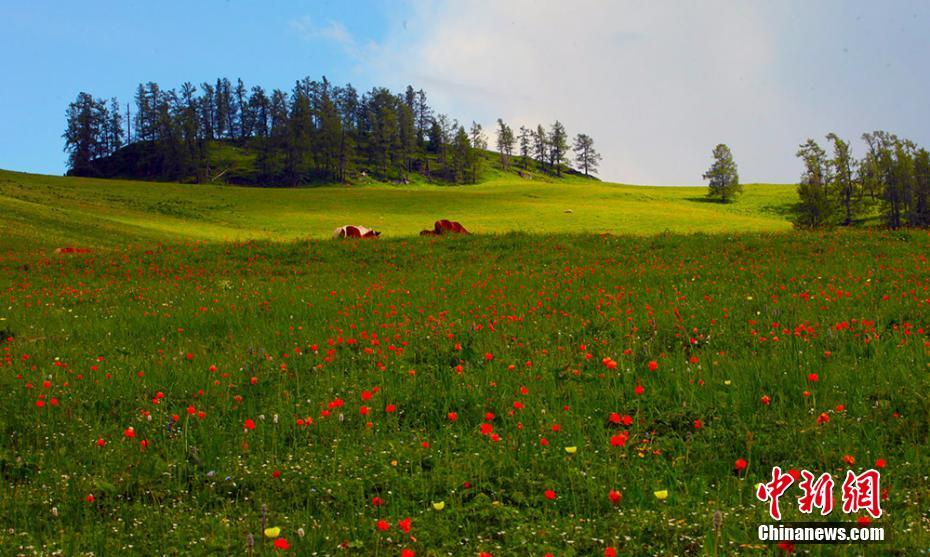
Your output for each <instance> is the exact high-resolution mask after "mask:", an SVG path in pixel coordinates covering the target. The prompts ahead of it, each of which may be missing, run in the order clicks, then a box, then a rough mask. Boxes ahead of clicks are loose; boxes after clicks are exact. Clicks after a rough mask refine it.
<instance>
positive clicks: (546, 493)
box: [543, 489, 555, 501]
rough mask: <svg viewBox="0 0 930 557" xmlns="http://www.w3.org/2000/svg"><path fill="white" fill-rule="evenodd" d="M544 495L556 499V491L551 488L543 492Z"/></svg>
mask: <svg viewBox="0 0 930 557" xmlns="http://www.w3.org/2000/svg"><path fill="white" fill-rule="evenodd" d="M543 495H545V496H546V499H549V500H550V501H552V500H553V499H555V491H553V490H551V489H547V490H546V492H545V493H543Z"/></svg>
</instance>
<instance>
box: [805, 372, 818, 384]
mask: <svg viewBox="0 0 930 557" xmlns="http://www.w3.org/2000/svg"><path fill="white" fill-rule="evenodd" d="M807 380H808V381H810V382H811V383H816V382H817V381H820V376H819V375H817V374H816V373H808V374H807Z"/></svg>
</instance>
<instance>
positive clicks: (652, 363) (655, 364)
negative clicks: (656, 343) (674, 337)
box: [649, 360, 659, 371]
mask: <svg viewBox="0 0 930 557" xmlns="http://www.w3.org/2000/svg"><path fill="white" fill-rule="evenodd" d="M657 369H659V362H657V361H655V360H651V361H650V362H649V371H655V370H657Z"/></svg>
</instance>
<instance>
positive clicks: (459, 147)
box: [63, 77, 601, 185]
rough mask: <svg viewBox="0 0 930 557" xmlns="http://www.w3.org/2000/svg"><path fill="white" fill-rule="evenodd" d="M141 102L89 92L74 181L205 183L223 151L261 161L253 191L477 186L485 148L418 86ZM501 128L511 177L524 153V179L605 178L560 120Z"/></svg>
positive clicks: (69, 138)
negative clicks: (361, 178) (359, 182)
mask: <svg viewBox="0 0 930 557" xmlns="http://www.w3.org/2000/svg"><path fill="white" fill-rule="evenodd" d="M133 101H134V102H133V103H132V104H129V103H127V104H126V105H125V117H124V114H123V112H121V106H120V103H119V102H118V100H117V99H115V98H114V99H111V100H110V101H108V102H106V101H104V100H102V99H98V98H94V97H93V96H92V95H90V94H88V93H84V92H82V93H80V94H79V95H78V96H77V99H76V100H75V101H74V102H72V103H70V105H69V106H68V110H67V125H66V129H65V132H64V134H63V137H64V139H65V151H66V152H67V153H68V166H69V174H72V175H84V176H87V175H91V176H93V175H98V176H101V175H102V176H109V175H127V174H128V175H131V176H133V177H143V178H158V179H172V180H176V179H186V178H189V177H193V178H194V179H195V180H196V181H200V182H203V181H209V180H210V179H211V177H213V175H214V174H215V173H216V172H218V171H222V169H219V168H211V167H210V161H211V159H210V157H209V156H208V149H209V148H210V146H211V144H213V143H214V142H217V141H223V142H229V143H232V144H234V145H237V146H242V147H247V148H248V149H249V151H250V152H252V153H254V156H255V161H254V171H255V176H254V178H255V183H266V184H276V185H298V184H305V183H310V182H321V181H326V182H345V181H348V180H350V178H351V177H353V176H355V175H356V174H360V173H361V172H365V173H370V174H374V175H377V176H379V177H382V178H385V179H396V180H407V179H408V177H409V176H410V174H412V173H419V174H421V175H423V176H425V177H427V179H431V178H433V177H436V178H439V179H442V180H448V181H451V182H455V183H473V182H477V181H478V180H479V179H480V172H481V165H482V161H483V160H485V157H484V156H483V155H482V152H483V151H484V150H485V149H487V140H486V139H485V136H484V131H483V129H482V127H481V125H480V124H478V123H476V122H472V124H471V126H470V127H469V128H468V129H466V127H465V126H464V125H462V124H460V123H459V122H458V121H457V120H455V119H453V118H451V117H449V116H448V115H446V114H437V113H435V112H434V110H433V109H432V108H431V107H430V106H429V104H428V103H427V97H426V93H425V92H424V91H423V90H422V89H420V90H414V88H413V87H412V86H408V87H407V88H406V90H405V91H404V92H403V93H401V94H394V93H392V92H391V91H390V90H389V89H387V88H384V87H375V88H372V90H371V91H369V92H367V93H362V94H360V93H359V92H358V91H357V90H356V89H355V88H354V87H353V86H352V85H351V84H348V85H345V86H335V85H333V84H331V83H330V82H329V81H328V80H327V79H326V78H325V77H324V78H322V80H319V81H317V80H313V79H310V78H304V79H302V80H300V81H297V82H296V83H295V85H294V87H293V89H292V90H291V91H290V92H285V91H282V90H280V89H274V90H273V91H271V92H270V93H268V92H267V91H266V90H265V89H264V88H262V87H261V86H253V87H251V88H248V87H246V85H245V84H244V83H243V81H242V80H241V79H239V80H237V81H236V83H235V84H233V83H232V82H231V81H230V80H229V79H227V78H220V79H217V80H216V82H215V83H214V82H204V83H201V84H200V86H199V87H198V86H195V85H193V84H191V83H189V82H187V83H184V84H183V85H181V87H180V88H179V89H167V90H166V89H162V88H161V87H160V86H159V85H158V84H157V83H155V82H148V83H145V84H139V86H138V87H137V89H136V93H135V97H134V99H133ZM133 108H134V109H135V111H134V112H133ZM498 127H499V129H498V131H497V148H498V152H499V155H500V163H501V167H502V168H503V169H504V170H508V169H510V168H511V165H512V161H513V158H514V151H515V149H519V157H520V158H519V160H518V161H517V162H518V164H519V165H520V167H521V168H522V169H524V170H528V169H530V168H532V169H533V170H536V171H541V172H546V173H549V174H553V175H556V176H560V175H561V174H562V173H563V171H566V170H569V169H570V164H571V163H572V162H574V163H575V164H576V165H577V168H578V169H579V172H583V173H584V174H585V175H590V174H593V173H596V172H597V166H598V164H599V163H600V160H601V156H600V154H599V153H597V151H596V150H595V149H594V142H593V140H592V139H591V138H590V136H588V135H586V134H578V135H577V136H576V137H575V141H574V150H575V158H574V159H570V157H569V154H570V147H569V136H568V134H567V132H566V130H565V127H564V126H563V125H562V124H561V123H560V122H558V121H556V122H555V123H554V124H553V125H552V126H551V127H550V129H549V130H546V129H545V128H544V127H543V126H541V125H540V126H537V127H536V128H535V129H533V130H531V129H528V128H526V127H523V126H521V127H520V130H519V134H518V135H516V136H515V135H514V133H513V130H512V129H511V128H510V126H508V125H507V124H506V123H504V122H503V120H498Z"/></svg>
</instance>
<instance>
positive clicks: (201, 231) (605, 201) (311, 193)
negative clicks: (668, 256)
mask: <svg viewBox="0 0 930 557" xmlns="http://www.w3.org/2000/svg"><path fill="white" fill-rule="evenodd" d="M745 189H746V193H745V194H744V196H743V197H742V198H741V199H740V200H739V202H737V203H732V204H727V205H721V204H719V203H713V202H708V201H707V200H706V199H705V198H704V194H705V191H706V189H705V188H699V187H680V188H666V187H642V186H625V185H620V184H610V183H604V182H598V181H592V180H586V179H584V178H580V177H572V178H564V179H562V180H560V181H544V180H541V179H534V180H527V179H522V178H519V177H514V176H512V175H501V174H499V173H498V174H496V177H495V176H494V175H492V176H491V177H490V179H489V181H487V182H484V183H482V184H479V185H474V186H458V187H450V186H429V185H425V184H413V185H410V186H396V185H389V184H372V185H364V186H328V187H312V188H300V189H282V188H275V189H270V188H239V187H229V186H210V185H196V184H194V185H188V184H168V183H152V182H133V181H122V180H98V179H86V178H63V177H53V176H39V175H32V174H21V173H14V172H6V171H0V211H3V213H4V217H5V219H4V221H5V222H4V224H3V225H2V226H3V231H4V236H5V238H4V240H2V242H3V243H2V244H0V245H5V246H12V245H17V244H19V245H21V244H22V242H26V241H35V240H36V239H39V240H41V241H42V242H43V243H46V244H64V245H72V244H88V245H105V246H116V245H125V244H126V243H131V242H140V241H166V242H171V241H175V242H177V241H187V240H203V241H231V240H244V239H270V240H284V241H286V240H293V239H296V238H328V237H329V236H330V235H331V234H332V231H333V229H335V228H336V227H337V226H341V225H343V224H361V225H365V226H369V227H373V228H375V229H378V230H380V231H382V233H383V235H384V237H385V238H389V237H403V236H412V235H416V234H417V233H419V231H420V230H422V229H424V228H431V227H432V223H433V222H434V221H435V220H437V219H440V218H449V219H452V220H458V221H460V222H462V223H463V224H464V225H465V227H466V228H468V229H469V230H471V231H473V232H476V233H481V234H486V233H504V232H510V231H525V232H530V233H581V232H588V233H603V232H610V233H614V234H619V233H627V234H654V233H657V232H664V231H671V232H682V233H690V232H737V231H779V230H788V229H790V228H791V224H790V223H789V222H788V220H787V216H786V215H787V210H788V208H789V207H790V205H791V204H792V203H793V202H794V198H795V193H794V187H793V186H789V185H747V186H746V187H745ZM566 211H571V212H570V213H569V212H566Z"/></svg>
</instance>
